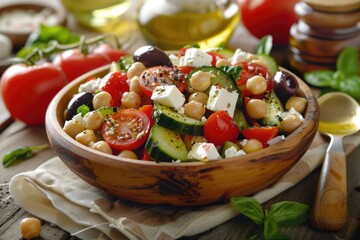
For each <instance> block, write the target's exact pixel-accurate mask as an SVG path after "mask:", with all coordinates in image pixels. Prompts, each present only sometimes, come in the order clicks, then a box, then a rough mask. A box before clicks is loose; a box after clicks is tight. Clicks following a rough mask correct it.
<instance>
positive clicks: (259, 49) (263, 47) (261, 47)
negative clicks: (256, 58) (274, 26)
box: [255, 35, 273, 55]
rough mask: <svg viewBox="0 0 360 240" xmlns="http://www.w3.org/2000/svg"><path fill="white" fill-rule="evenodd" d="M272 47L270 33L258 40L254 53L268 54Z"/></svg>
mask: <svg viewBox="0 0 360 240" xmlns="http://www.w3.org/2000/svg"><path fill="white" fill-rule="evenodd" d="M272 47H273V37H272V36H271V35H266V36H264V37H262V38H261V39H260V42H259V43H258V45H257V46H256V49H255V53H256V54H258V55H260V54H266V55H269V54H270V52H271V49H272Z"/></svg>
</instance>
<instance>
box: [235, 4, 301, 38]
mask: <svg viewBox="0 0 360 240" xmlns="http://www.w3.org/2000/svg"><path fill="white" fill-rule="evenodd" d="M298 1H299V0H238V3H239V6H240V12H241V21H242V23H243V24H244V26H245V27H246V28H247V30H248V31H249V32H250V33H252V34H253V35H254V36H255V37H257V38H259V39H260V38H262V37H263V36H265V35H272V36H273V41H274V45H286V44H288V43H289V36H290V33H289V31H290V27H291V25H292V24H293V23H295V22H296V21H297V20H298V16H297V15H296V13H295V10H294V7H295V4H296V3H297V2H298Z"/></svg>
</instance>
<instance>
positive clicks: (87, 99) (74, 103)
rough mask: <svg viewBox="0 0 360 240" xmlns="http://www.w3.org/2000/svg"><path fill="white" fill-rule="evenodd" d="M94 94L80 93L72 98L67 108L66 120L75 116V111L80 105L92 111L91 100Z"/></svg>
mask: <svg viewBox="0 0 360 240" xmlns="http://www.w3.org/2000/svg"><path fill="white" fill-rule="evenodd" d="M93 98H94V94H92V93H91V92H81V93H77V94H75V95H74V96H73V98H72V99H71V100H70V102H69V103H68V106H67V112H66V120H70V119H72V117H73V116H75V115H76V114H77V109H78V107H80V106H81V105H86V106H88V107H89V108H90V111H92V110H94V107H93V104H92V100H93Z"/></svg>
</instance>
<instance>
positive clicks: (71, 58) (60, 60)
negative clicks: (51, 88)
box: [53, 49, 111, 82]
mask: <svg viewBox="0 0 360 240" xmlns="http://www.w3.org/2000/svg"><path fill="white" fill-rule="evenodd" d="M53 63H54V65H56V66H59V67H60V68H61V69H62V70H63V71H64V73H65V75H66V77H67V79H68V81H69V82H71V81H72V80H74V79H75V78H77V77H79V76H80V75H82V74H84V73H86V72H88V71H90V70H93V69H95V68H98V67H101V66H104V65H106V64H110V63H111V60H110V58H109V57H108V56H107V55H105V54H99V53H89V54H87V55H84V54H82V53H81V51H80V49H69V50H66V51H64V52H62V53H60V54H58V55H56V57H55V58H54V60H53Z"/></svg>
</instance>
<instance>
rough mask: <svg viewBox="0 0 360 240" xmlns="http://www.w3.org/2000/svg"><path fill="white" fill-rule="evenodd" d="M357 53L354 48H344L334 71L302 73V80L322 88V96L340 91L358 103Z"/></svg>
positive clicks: (359, 85)
mask: <svg viewBox="0 0 360 240" xmlns="http://www.w3.org/2000/svg"><path fill="white" fill-rule="evenodd" d="M358 61H359V53H358V49H357V48H355V47H347V48H344V49H343V50H342V51H341V52H340V55H339V57H338V58H337V61H336V71H332V70H316V71H310V72H306V73H304V80H305V81H306V82H307V83H308V84H310V85H312V86H314V87H319V88H323V89H322V94H324V93H326V92H329V91H340V92H344V93H347V94H349V95H350V96H352V97H353V98H355V99H356V100H357V101H358V102H360V76H359V65H358Z"/></svg>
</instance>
